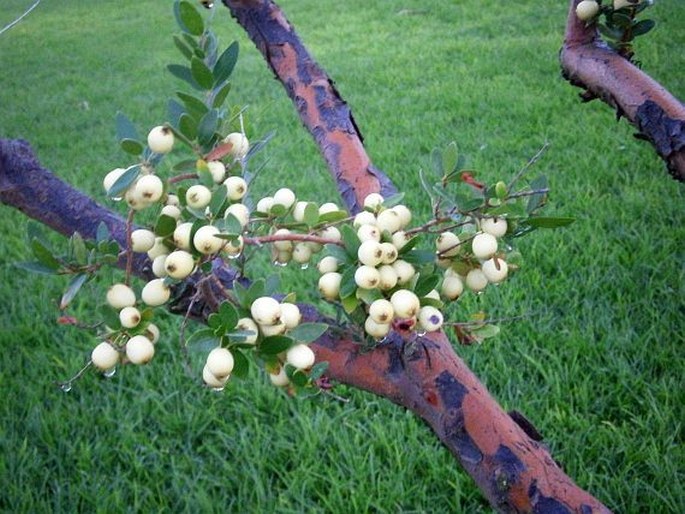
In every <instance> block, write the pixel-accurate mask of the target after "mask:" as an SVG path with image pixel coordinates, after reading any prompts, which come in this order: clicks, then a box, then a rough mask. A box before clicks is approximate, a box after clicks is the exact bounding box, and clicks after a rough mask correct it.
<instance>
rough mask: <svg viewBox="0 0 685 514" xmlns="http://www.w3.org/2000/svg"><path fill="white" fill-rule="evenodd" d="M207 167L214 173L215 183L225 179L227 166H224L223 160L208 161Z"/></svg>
mask: <svg viewBox="0 0 685 514" xmlns="http://www.w3.org/2000/svg"><path fill="white" fill-rule="evenodd" d="M207 169H208V170H209V173H210V174H211V175H212V180H213V181H214V182H215V183H217V184H221V183H222V182H223V181H224V178H225V177H226V166H224V163H223V162H221V161H209V162H208V163H207Z"/></svg>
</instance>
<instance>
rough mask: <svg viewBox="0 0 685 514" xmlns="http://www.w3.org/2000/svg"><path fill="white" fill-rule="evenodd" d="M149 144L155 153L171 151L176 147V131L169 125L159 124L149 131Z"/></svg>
mask: <svg viewBox="0 0 685 514" xmlns="http://www.w3.org/2000/svg"><path fill="white" fill-rule="evenodd" d="M147 145H148V146H149V147H150V150H152V151H153V152H155V153H169V152H170V151H171V149H172V148H173V147H174V133H173V132H172V131H171V129H170V128H169V127H165V126H163V125H159V126H157V127H155V128H153V129H152V130H151V131H150V132H149V133H148V135H147Z"/></svg>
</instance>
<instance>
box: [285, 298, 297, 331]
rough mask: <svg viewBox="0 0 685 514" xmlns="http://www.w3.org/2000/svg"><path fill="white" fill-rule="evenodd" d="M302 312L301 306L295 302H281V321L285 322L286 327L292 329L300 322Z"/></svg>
mask: <svg viewBox="0 0 685 514" xmlns="http://www.w3.org/2000/svg"><path fill="white" fill-rule="evenodd" d="M301 319H302V313H301V312H300V308H299V307H298V306H297V305H295V304H294V303H282V304H281V321H282V322H283V323H285V327H286V328H287V329H288V330H290V329H293V328H295V327H296V326H297V325H299V324H300V320H301Z"/></svg>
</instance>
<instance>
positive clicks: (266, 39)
mask: <svg viewBox="0 0 685 514" xmlns="http://www.w3.org/2000/svg"><path fill="white" fill-rule="evenodd" d="M224 4H225V5H226V6H227V7H228V8H229V9H230V10H231V14H232V15H233V17H234V18H235V19H236V20H237V21H238V23H239V24H240V25H241V26H242V27H243V28H244V29H245V31H246V32H247V34H248V36H249V37H250V38H251V39H252V41H253V42H254V44H255V45H256V46H257V48H258V49H259V51H260V52H261V53H262V55H263V56H264V59H265V60H266V62H267V63H268V65H269V66H270V68H271V70H272V71H273V72H274V74H275V75H276V78H278V80H279V81H280V82H281V83H282V84H283V87H284V88H285V90H286V92H287V93H288V96H289V97H290V99H291V100H292V102H293V104H294V105H295V108H296V109H297V112H298V114H299V116H300V119H301V120H302V122H303V123H304V125H305V127H306V128H307V130H308V131H309V133H310V134H311V135H312V137H313V138H314V140H315V141H316V144H317V145H318V147H319V149H320V151H321V153H322V154H323V157H324V159H325V160H326V163H327V164H328V168H329V170H330V171H331V174H332V175H333V177H334V179H335V181H336V183H337V185H338V190H339V191H340V194H341V195H342V198H343V200H344V202H345V204H346V205H347V208H348V209H349V210H350V212H351V213H353V214H354V213H356V212H358V211H359V210H361V206H362V202H363V200H364V197H366V195H367V194H369V193H373V192H379V191H380V193H381V194H382V195H383V196H385V197H388V196H391V195H392V194H394V193H396V192H397V190H396V188H395V186H394V185H393V184H392V182H391V181H390V179H389V178H388V177H387V176H386V175H385V174H384V173H383V172H382V171H380V170H379V169H377V168H376V167H375V166H374V165H373V164H372V163H371V160H370V159H369V156H368V155H367V153H366V149H365V148H364V143H363V138H362V135H361V132H360V131H359V128H358V127H357V124H356V123H355V121H354V118H353V117H352V112H351V111H350V108H349V106H348V105H347V103H346V102H345V101H344V100H343V99H342V98H341V97H340V94H339V93H338V91H337V89H336V88H335V85H334V84H333V81H332V80H331V79H330V78H329V77H328V75H327V74H326V72H325V71H324V70H323V69H322V68H321V67H320V66H319V65H318V64H317V62H316V61H315V60H314V59H313V57H312V56H311V55H309V52H308V51H307V49H306V48H305V46H304V45H303V44H302V41H300V38H299V36H298V35H297V33H296V32H295V29H294V28H293V27H292V25H291V24H290V23H289V22H288V20H287V19H286V17H285V14H284V13H283V11H282V10H281V9H280V8H279V7H278V6H277V5H276V4H275V3H274V2H272V1H270V0H243V1H238V0H224Z"/></svg>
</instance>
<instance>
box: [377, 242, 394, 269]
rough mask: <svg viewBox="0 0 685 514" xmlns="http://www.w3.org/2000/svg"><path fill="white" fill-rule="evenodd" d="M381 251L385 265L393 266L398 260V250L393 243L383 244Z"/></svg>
mask: <svg viewBox="0 0 685 514" xmlns="http://www.w3.org/2000/svg"><path fill="white" fill-rule="evenodd" d="M381 250H382V251H383V260H382V261H381V262H382V263H383V264H392V263H393V262H395V261H396V260H397V255H398V253H397V248H395V245H394V244H392V243H381Z"/></svg>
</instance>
